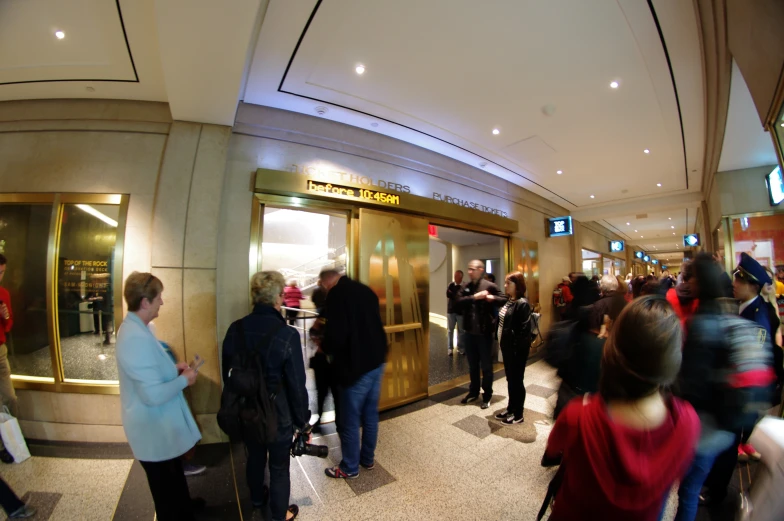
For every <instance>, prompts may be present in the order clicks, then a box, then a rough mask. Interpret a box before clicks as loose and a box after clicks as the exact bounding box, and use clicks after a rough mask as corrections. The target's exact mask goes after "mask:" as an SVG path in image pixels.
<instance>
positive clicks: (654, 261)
mask: <svg viewBox="0 0 784 521" xmlns="http://www.w3.org/2000/svg"><path fill="white" fill-rule="evenodd" d="M651 264H659V261H657V260H656V259H653V260H652V261H651Z"/></svg>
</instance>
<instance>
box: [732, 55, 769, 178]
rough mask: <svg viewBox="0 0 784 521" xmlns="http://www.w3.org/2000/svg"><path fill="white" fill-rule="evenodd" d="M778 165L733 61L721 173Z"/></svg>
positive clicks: (767, 135) (752, 102) (743, 81)
mask: <svg viewBox="0 0 784 521" xmlns="http://www.w3.org/2000/svg"><path fill="white" fill-rule="evenodd" d="M777 162H778V159H777V158H776V149H775V148H774V146H773V140H772V139H771V136H770V134H769V133H768V132H766V131H765V129H764V128H763V127H762V123H760V120H759V117H757V109H756V108H755V107H754V101H753V100H752V99H751V93H750V92H749V88H748V86H746V81H745V80H744V79H743V74H742V73H741V72H740V69H739V68H738V64H737V63H735V60H733V61H732V83H731V84H730V106H729V110H728V111H727V127H726V129H725V132H724V144H723V145H722V148H721V159H720V160H719V172H726V171H728V170H740V169H741V168H753V167H755V166H767V165H775V164H776V163H777Z"/></svg>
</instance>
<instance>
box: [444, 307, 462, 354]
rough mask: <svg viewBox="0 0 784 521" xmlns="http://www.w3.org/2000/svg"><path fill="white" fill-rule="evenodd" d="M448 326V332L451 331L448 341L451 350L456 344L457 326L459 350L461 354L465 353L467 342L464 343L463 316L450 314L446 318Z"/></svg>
mask: <svg viewBox="0 0 784 521" xmlns="http://www.w3.org/2000/svg"><path fill="white" fill-rule="evenodd" d="M446 324H447V330H448V331H449V337H448V339H447V342H448V345H449V350H450V351H451V350H452V347H453V344H454V336H455V326H457V349H458V350H459V351H460V352H464V351H465V345H464V344H465V342H463V334H464V331H463V315H458V314H457V313H448V314H447V316H446Z"/></svg>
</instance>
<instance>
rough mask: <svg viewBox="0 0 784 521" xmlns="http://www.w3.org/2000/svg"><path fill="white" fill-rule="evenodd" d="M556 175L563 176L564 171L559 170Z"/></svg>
mask: <svg viewBox="0 0 784 521" xmlns="http://www.w3.org/2000/svg"><path fill="white" fill-rule="evenodd" d="M555 173H556V174H558V175H561V174H563V170H557V171H556V172H555Z"/></svg>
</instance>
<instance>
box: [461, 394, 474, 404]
mask: <svg viewBox="0 0 784 521" xmlns="http://www.w3.org/2000/svg"><path fill="white" fill-rule="evenodd" d="M478 399H479V395H478V394H468V395H466V397H465V398H463V399H462V400H460V403H462V404H463V405H465V404H467V403H471V402H475V401H477V400H478Z"/></svg>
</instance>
